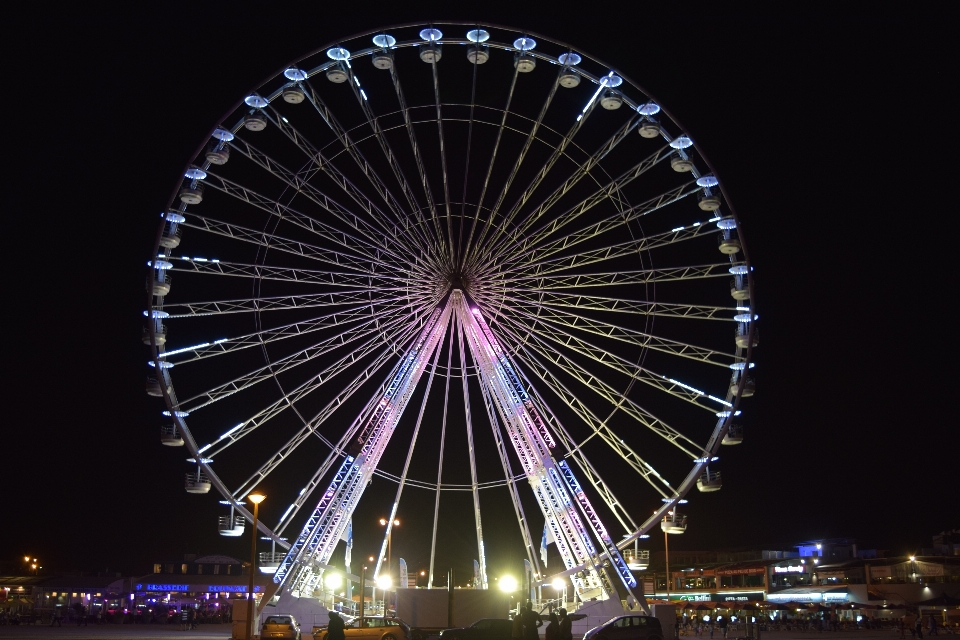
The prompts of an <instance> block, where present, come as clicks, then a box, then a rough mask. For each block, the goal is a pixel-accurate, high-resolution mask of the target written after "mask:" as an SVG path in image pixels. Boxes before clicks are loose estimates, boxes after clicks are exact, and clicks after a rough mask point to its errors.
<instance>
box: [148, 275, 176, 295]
mask: <svg viewBox="0 0 960 640" xmlns="http://www.w3.org/2000/svg"><path fill="white" fill-rule="evenodd" d="M172 284H173V278H171V277H170V276H166V277H164V279H163V282H161V281H160V280H158V279H157V278H154V279H153V286H152V287H151V288H150V292H151V293H152V294H153V295H155V296H165V295H167V294H168V293H170V285H172Z"/></svg>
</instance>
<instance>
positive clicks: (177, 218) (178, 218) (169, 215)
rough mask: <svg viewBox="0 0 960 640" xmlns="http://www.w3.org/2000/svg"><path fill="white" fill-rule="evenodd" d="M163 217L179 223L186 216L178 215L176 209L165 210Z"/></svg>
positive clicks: (168, 220)
mask: <svg viewBox="0 0 960 640" xmlns="http://www.w3.org/2000/svg"><path fill="white" fill-rule="evenodd" d="M204 177H206V176H204ZM163 217H164V218H165V219H166V221H167V222H176V223H177V224H180V223H181V222H183V221H184V220H186V218H184V217H183V216H182V215H180V214H179V213H177V212H176V211H169V212H167V215H165V216H163Z"/></svg>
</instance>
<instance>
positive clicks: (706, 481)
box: [697, 469, 723, 493]
mask: <svg viewBox="0 0 960 640" xmlns="http://www.w3.org/2000/svg"><path fill="white" fill-rule="evenodd" d="M721 486H723V483H722V482H721V480H720V472H719V471H710V470H709V469H707V471H706V473H704V474H703V475H702V476H700V477H699V478H698V479H697V489H699V490H700V491H702V492H703V493H709V492H711V491H720V487H721Z"/></svg>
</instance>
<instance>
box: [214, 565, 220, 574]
mask: <svg viewBox="0 0 960 640" xmlns="http://www.w3.org/2000/svg"><path fill="white" fill-rule="evenodd" d="M213 575H215V576H217V575H220V565H218V564H215V565H213Z"/></svg>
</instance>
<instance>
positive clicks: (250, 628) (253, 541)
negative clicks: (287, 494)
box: [247, 493, 267, 638]
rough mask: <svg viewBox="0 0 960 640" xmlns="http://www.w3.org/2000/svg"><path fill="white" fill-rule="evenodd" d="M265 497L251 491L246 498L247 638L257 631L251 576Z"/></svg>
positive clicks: (254, 563) (254, 564) (253, 573)
mask: <svg viewBox="0 0 960 640" xmlns="http://www.w3.org/2000/svg"><path fill="white" fill-rule="evenodd" d="M266 499H267V496H265V495H263V494H262V493H251V494H250V495H248V496H247V500H249V501H250V502H252V503H253V535H252V536H251V537H250V588H249V589H248V590H247V638H253V636H254V635H255V634H256V632H257V623H256V622H255V621H254V615H253V612H254V606H253V577H254V575H255V574H256V572H257V519H258V517H259V515H260V514H259V511H260V503H261V502H263V501H264V500H266Z"/></svg>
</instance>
